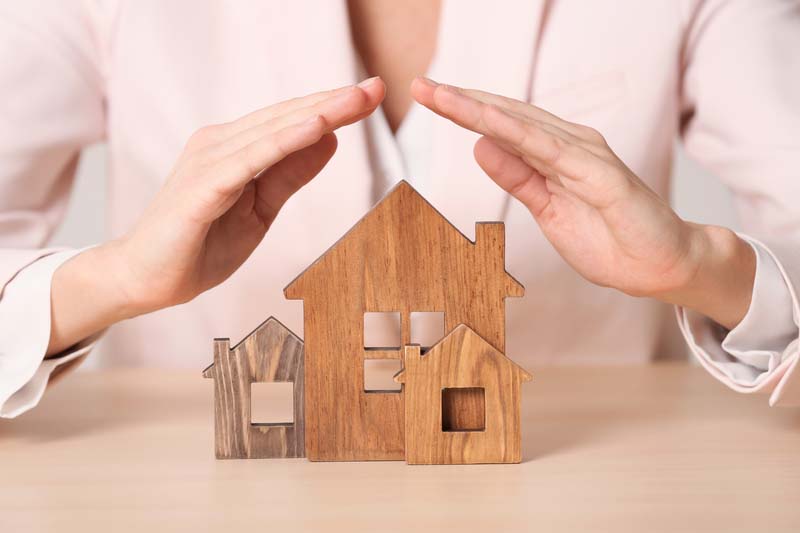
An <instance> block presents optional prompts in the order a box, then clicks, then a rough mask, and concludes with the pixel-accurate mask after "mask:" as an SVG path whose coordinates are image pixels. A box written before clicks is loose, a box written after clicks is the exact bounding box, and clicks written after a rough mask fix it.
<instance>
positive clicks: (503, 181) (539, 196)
mask: <svg viewBox="0 0 800 533" xmlns="http://www.w3.org/2000/svg"><path fill="white" fill-rule="evenodd" d="M473 153H474V155H475V161H477V163H478V165H479V166H480V167H481V168H482V169H483V171H484V172H486V174H487V175H488V176H489V177H490V178H492V180H494V182H495V183H497V184H498V185H499V186H500V187H501V188H502V189H503V190H505V191H506V192H508V193H509V194H511V195H512V196H513V197H514V198H516V199H517V200H519V201H520V202H522V203H523V204H524V205H525V206H526V207H527V208H528V209H529V210H530V212H531V213H532V214H533V216H534V217H536V218H539V217H540V216H541V215H542V213H543V212H544V210H545V209H546V208H547V206H548V205H549V204H550V193H549V192H548V190H547V186H546V183H545V177H544V176H542V175H541V174H540V173H539V172H538V171H537V170H536V169H534V168H533V167H531V166H530V165H528V164H527V163H525V161H523V160H522V159H521V158H520V157H519V156H518V155H517V154H513V153H510V152H508V151H506V150H504V149H503V148H502V147H501V146H500V145H498V144H497V143H496V142H494V141H493V140H492V139H490V138H488V137H481V138H480V139H478V141H477V142H476V143H475V148H474V150H473Z"/></svg>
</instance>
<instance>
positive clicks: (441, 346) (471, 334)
mask: <svg viewBox="0 0 800 533" xmlns="http://www.w3.org/2000/svg"><path fill="white" fill-rule="evenodd" d="M455 345H462V346H469V347H471V348H472V351H474V352H477V353H482V354H486V357H491V358H493V359H494V360H495V361H496V362H498V363H499V364H501V365H504V366H507V367H509V368H511V369H514V370H517V371H518V372H519V377H520V381H522V382H526V381H531V380H532V379H533V376H532V375H531V374H530V372H528V371H527V370H525V369H524V368H522V367H521V366H519V365H518V364H516V363H515V362H514V361H512V360H511V359H509V358H508V357H507V356H506V355H505V354H504V353H502V352H500V351H499V350H497V349H496V348H495V347H494V346H492V345H491V344H489V343H488V342H486V340H485V339H484V338H483V337H481V336H480V335H478V334H477V333H476V332H475V331H474V330H473V329H472V328H470V327H469V326H467V325H465V324H460V325H458V326H456V327H455V328H454V329H453V330H452V331H451V332H450V333H448V334H447V335H445V336H444V338H442V340H440V341H439V342H438V343H436V344H435V345H434V346H432V347H431V348H430V349H429V350H428V351H427V352H425V354H424V355H419V357H421V359H422V360H425V358H435V357H442V356H443V353H446V352H449V351H450V350H452V349H453V348H454V347H455ZM409 348H413V349H409ZM419 353H420V352H419V347H418V346H413V347H412V346H407V347H406V354H419ZM405 378H406V371H405V369H403V370H400V371H399V372H398V373H397V374H395V376H394V380H395V382H397V383H405Z"/></svg>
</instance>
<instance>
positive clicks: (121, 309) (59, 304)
mask: <svg viewBox="0 0 800 533" xmlns="http://www.w3.org/2000/svg"><path fill="white" fill-rule="evenodd" d="M115 251H116V244H115V243H113V242H112V243H108V244H104V245H101V246H98V247H95V248H90V249H88V250H86V251H84V252H82V253H80V254H78V255H76V256H75V257H73V258H71V259H70V260H68V261H67V262H65V263H64V264H63V265H61V266H60V267H59V268H58V269H57V270H56V271H55V273H54V274H53V279H52V285H51V290H50V299H51V322H50V342H49V344H48V347H47V355H48V356H50V355H54V354H57V353H59V352H62V351H63V350H65V349H67V348H69V347H70V346H72V345H74V344H76V343H77V342H80V341H81V340H82V339H85V338H86V337H88V336H90V335H92V334H94V333H97V332H98V331H102V330H103V329H105V328H107V327H109V326H111V325H112V324H114V323H116V322H119V321H120V320H124V319H126V318H131V317H133V316H135V315H137V314H139V313H140V310H139V309H138V306H137V305H136V304H135V303H134V301H133V299H132V298H130V297H129V296H128V295H127V294H126V291H125V289H124V287H123V285H122V283H121V282H120V278H119V268H118V266H117V265H118V264H119V261H120V259H119V256H118V255H117V254H116V253H115Z"/></svg>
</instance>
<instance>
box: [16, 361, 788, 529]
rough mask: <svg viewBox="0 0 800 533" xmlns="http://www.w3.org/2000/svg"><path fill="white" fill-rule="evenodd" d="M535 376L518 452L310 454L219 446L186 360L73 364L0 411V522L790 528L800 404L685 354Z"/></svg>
mask: <svg viewBox="0 0 800 533" xmlns="http://www.w3.org/2000/svg"><path fill="white" fill-rule="evenodd" d="M528 348H529V349H530V350H535V349H536V346H529V347H528ZM535 382H536V385H535V386H534V385H533V384H531V385H530V386H523V387H522V390H523V393H522V396H523V400H522V402H523V406H522V420H523V424H522V442H523V454H522V457H523V459H522V463H521V464H519V465H506V466H500V467H478V468H475V467H474V466H448V467H443V468H414V467H405V466H404V465H400V464H397V463H392V462H384V463H329V464H325V465H322V467H320V465H319V464H318V463H309V462H308V461H306V460H304V459H284V460H278V461H247V462H246V463H245V462H242V461H215V460H214V457H213V455H212V454H210V453H209V448H210V447H211V446H213V441H214V431H213V427H212V425H211V424H209V413H210V412H211V410H212V408H213V395H212V391H213V388H214V383H213V382H211V381H210V380H204V379H197V375H196V373H195V372H186V371H183V370H174V369H173V370H170V369H153V368H139V369H131V368H117V369H104V370H95V369H91V368H88V369H83V370H82V371H81V372H73V373H72V374H70V375H68V376H67V378H66V379H63V380H61V381H60V382H59V383H58V384H56V385H55V386H53V387H50V388H48V390H47V393H46V394H45V395H44V397H43V398H42V402H41V403H40V404H39V405H38V406H37V407H36V408H35V409H33V410H31V411H30V412H28V413H25V415H24V416H20V417H18V418H15V419H13V420H0V472H2V474H0V495H2V500H1V501H0V530H1V531H3V533H16V532H24V533H40V532H41V533H53V532H54V531H56V532H57V533H91V532H94V531H98V532H104V533H105V532H109V531H113V533H127V532H131V533H141V532H142V531H145V532H148V531H153V532H162V531H166V532H170V531H190V532H205V531H229V530H232V529H233V528H235V529H236V530H243V531H258V530H264V529H265V526H264V525H265V524H269V525H268V530H269V531H278V532H280V531H287V532H289V531H291V532H306V531H308V532H315V533H319V532H320V531H326V532H333V531H337V532H343V533H344V532H346V533H357V532H365V533H366V532H370V533H375V532H379V533H389V532H402V531H412V532H414V531H443V532H444V531H447V532H453V531H458V532H464V533H466V532H470V531H476V530H485V531H503V532H522V531H532V530H533V531H537V532H547V533H550V532H554V533H555V532H566V531H572V532H574V531H591V532H592V533H627V532H636V533H642V532H647V533H676V532H684V531H686V532H701V531H702V532H712V531H716V532H725V533H753V532H759V533H760V532H769V533H778V532H780V533H783V532H786V533H797V524H798V523H800V505H798V504H797V502H798V501H800V454H798V450H800V412H798V410H797V409H787V408H775V407H772V408H770V407H769V405H768V402H767V398H766V397H765V396H763V395H759V394H738V393H736V392H733V391H731V390H730V389H728V388H727V387H725V386H723V385H721V384H720V383H718V382H717V381H716V380H715V379H714V378H712V377H711V376H709V375H708V373H707V372H706V371H705V370H703V369H702V368H701V367H699V366H696V365H691V364H688V363H685V362H684V363H680V364H678V363H669V364H666V363H660V364H656V365H614V366H579V367H570V366H548V365H544V366H542V367H540V368H537V369H536V379H535ZM232 526H233V527H232Z"/></svg>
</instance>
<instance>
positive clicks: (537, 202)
mask: <svg viewBox="0 0 800 533" xmlns="http://www.w3.org/2000/svg"><path fill="white" fill-rule="evenodd" d="M411 89H412V94H413V95H414V98H415V99H416V100H417V101H418V102H420V103H421V104H423V105H425V106H426V107H428V108H430V109H431V110H432V111H434V112H436V113H438V114H439V115H441V116H443V117H445V118H447V119H449V120H452V121H453V122H455V123H456V124H458V125H460V126H462V127H464V128H467V129H470V130H472V131H475V132H477V133H479V134H481V135H482V137H480V138H479V139H478V141H477V143H476V144H475V150H474V154H475V159H476V161H477V162H478V164H479V165H480V166H481V168H483V170H484V171H485V172H486V173H487V174H488V175H489V177H491V178H492V179H493V180H494V181H495V182H496V183H497V184H498V185H499V186H500V187H502V188H503V189H505V190H506V191H508V192H509V193H510V194H511V195H513V196H514V197H515V198H517V199H518V200H519V201H521V202H522V203H523V204H525V206H526V207H527V208H528V209H529V210H530V212H531V214H532V215H533V218H534V219H535V220H536V222H537V223H538V224H539V227H540V228H541V230H542V232H543V233H544V235H545V236H546V237H547V239H548V240H549V241H550V242H551V243H552V244H553V246H554V247H555V249H556V250H557V251H558V252H559V253H560V254H561V256H562V257H563V258H564V259H565V260H566V261H567V263H569V264H570V265H571V266H572V267H573V268H574V269H575V270H576V271H577V272H578V273H580V274H581V275H582V276H583V277H585V278H586V279H588V280H589V281H591V282H593V283H596V284H598V285H602V286H606V287H613V288H616V289H619V290H621V291H623V292H625V293H627V294H630V295H633V296H650V297H655V298H658V299H661V300H663V301H666V302H670V303H675V304H678V305H683V306H686V307H689V308H692V309H695V310H697V311H698V312H701V313H703V314H705V315H707V316H709V317H710V318H712V319H713V320H715V321H716V322H718V323H720V324H722V325H723V326H725V327H727V328H733V327H734V326H735V325H736V324H738V323H739V322H740V321H741V319H742V318H743V317H744V315H745V314H746V312H747V309H748V308H749V306H750V298H751V294H752V289H753V282H754V278H755V253H754V251H753V249H752V247H751V246H750V245H749V244H747V243H746V242H744V241H742V240H741V239H739V237H737V236H736V234H735V233H733V232H732V231H730V230H727V229H725V228H720V227H717V226H705V225H699V224H692V223H688V222H686V221H684V220H682V219H681V218H680V217H679V216H678V215H677V214H676V213H675V212H674V211H673V210H672V209H671V208H670V207H669V205H668V204H667V203H666V202H665V201H664V200H662V199H661V198H660V197H659V196H658V195H657V194H656V193H655V192H653V191H652V190H651V189H650V188H649V187H648V186H647V185H646V184H645V183H644V182H643V181H642V180H640V179H639V178H638V177H637V176H636V175H635V174H634V173H633V172H632V171H631V170H630V169H629V168H628V167H627V166H626V165H625V164H624V163H623V162H622V161H621V160H620V159H619V158H618V157H617V156H616V154H614V152H613V151H612V150H611V148H610V147H609V146H608V144H607V143H606V141H605V139H604V137H603V136H602V135H601V134H600V133H599V132H597V131H595V130H594V129H592V128H589V127H587V126H582V125H580V124H574V123H571V122H567V121H565V120H562V119H560V118H558V117H557V116H555V115H552V114H550V113H548V112H547V111H544V110H543V109H540V108H538V107H535V106H533V105H530V104H528V103H525V102H521V101H518V100H513V99H510V98H505V97H502V96H497V95H494V94H490V93H486V92H482V91H476V90H470V89H461V88H456V87H453V86H448V85H439V84H436V83H435V82H432V81H430V80H427V79H424V78H417V79H416V80H415V81H414V83H413V85H412V88H411Z"/></svg>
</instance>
